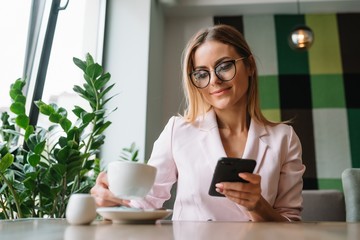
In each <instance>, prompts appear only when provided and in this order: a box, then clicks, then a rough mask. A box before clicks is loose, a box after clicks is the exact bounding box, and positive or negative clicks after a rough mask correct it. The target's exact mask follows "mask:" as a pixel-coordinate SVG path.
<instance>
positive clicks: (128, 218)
mask: <svg viewBox="0 0 360 240" xmlns="http://www.w3.org/2000/svg"><path fill="white" fill-rule="evenodd" d="M96 211H97V213H99V214H100V215H101V216H102V217H103V218H104V219H109V220H111V221H112V222H113V223H154V222H155V221H156V220H158V219H163V218H166V217H167V216H169V215H170V214H171V213H172V210H171V209H138V208H127V207H101V208H97V209H96Z"/></svg>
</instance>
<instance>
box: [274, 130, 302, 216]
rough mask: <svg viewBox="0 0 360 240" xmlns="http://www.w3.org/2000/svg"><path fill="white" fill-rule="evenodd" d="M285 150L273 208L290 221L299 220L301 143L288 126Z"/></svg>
mask: <svg viewBox="0 0 360 240" xmlns="http://www.w3.org/2000/svg"><path fill="white" fill-rule="evenodd" d="M289 130H290V131H289V134H288V141H286V142H287V146H283V147H284V148H285V149H287V151H284V152H285V156H283V157H282V163H281V170H280V179H279V188H278V195H277V197H276V200H275V204H274V209H275V210H276V211H278V212H279V213H280V214H281V215H283V216H284V217H286V218H287V219H289V220H290V221H300V220H301V215H300V213H301V211H302V201H303V199H302V189H303V179H302V177H303V174H304V171H305V166H304V165H303V163H302V148H301V143H300V140H299V138H298V136H297V135H296V133H295V131H294V129H293V128H292V127H291V126H289Z"/></svg>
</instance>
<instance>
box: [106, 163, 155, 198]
mask: <svg viewBox="0 0 360 240" xmlns="http://www.w3.org/2000/svg"><path fill="white" fill-rule="evenodd" d="M107 175H108V182H109V189H110V191H111V192H112V193H114V195H115V196H116V197H118V198H121V199H127V200H130V199H141V198H144V197H145V196H146V194H148V192H149V191H150V189H151V188H152V186H153V184H154V181H155V177H156V168H155V167H153V166H150V165H147V164H145V163H137V162H130V161H122V160H120V161H113V162H110V163H109V164H108V167H107Z"/></svg>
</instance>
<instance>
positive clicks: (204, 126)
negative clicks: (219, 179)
mask: <svg viewBox="0 0 360 240" xmlns="http://www.w3.org/2000/svg"><path fill="white" fill-rule="evenodd" d="M199 131H200V134H201V136H200V145H201V146H200V148H201V150H202V151H203V153H204V156H205V160H206V162H207V165H208V166H209V167H210V168H211V170H212V172H213V171H214V170H215V166H216V163H217V161H218V160H219V158H220V157H225V156H226V153H225V150H224V147H223V145H222V142H221V138H220V133H219V129H218V125H217V121H216V116H215V112H214V111H213V110H210V111H209V112H208V113H206V115H205V116H204V119H202V120H201V121H200V123H199Z"/></svg>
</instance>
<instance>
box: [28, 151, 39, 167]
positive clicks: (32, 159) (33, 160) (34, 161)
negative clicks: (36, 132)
mask: <svg viewBox="0 0 360 240" xmlns="http://www.w3.org/2000/svg"><path fill="white" fill-rule="evenodd" d="M40 159H41V158H40V155H38V154H34V153H31V154H30V155H29V158H28V163H29V164H30V165H31V166H33V167H36V166H37V165H38V164H39V162H40Z"/></svg>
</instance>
